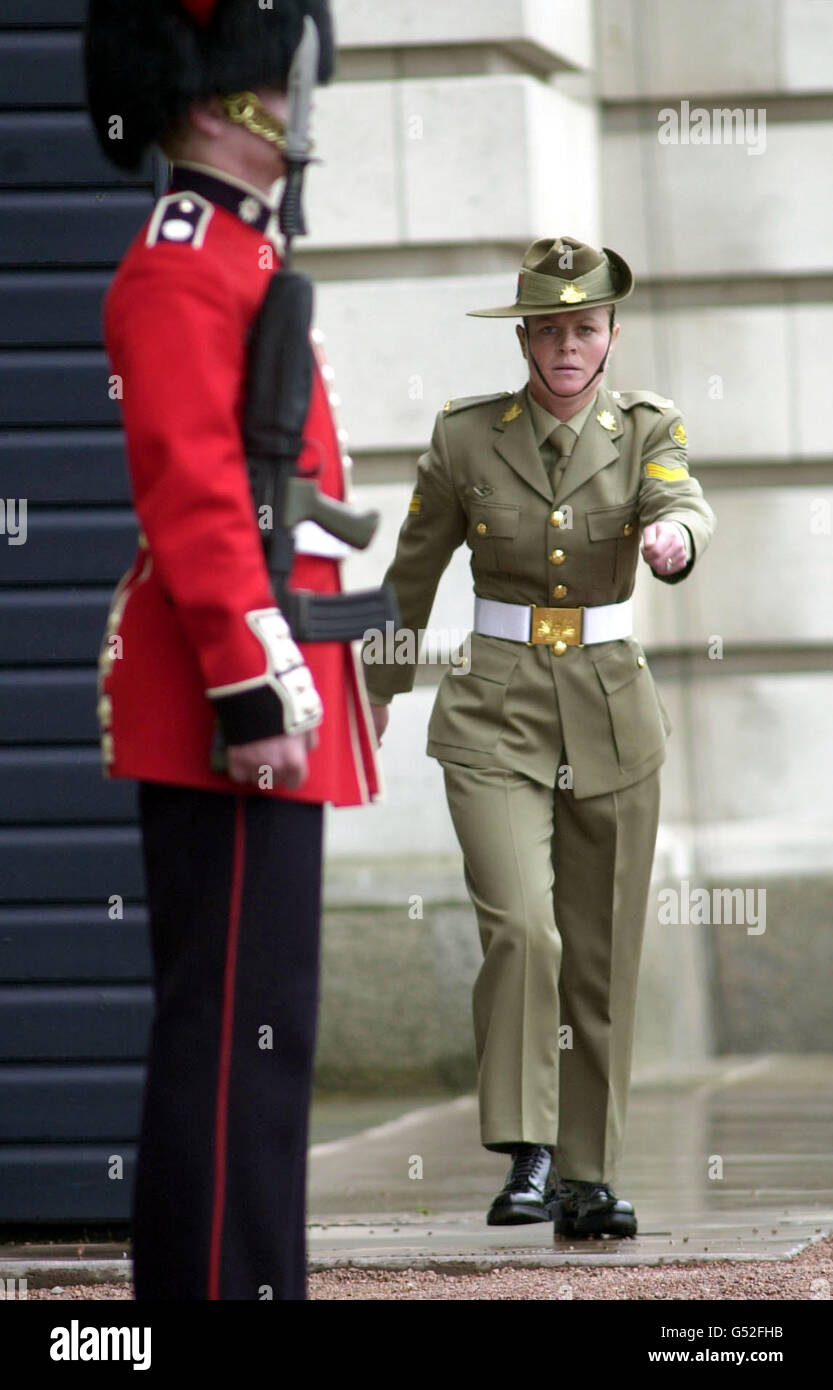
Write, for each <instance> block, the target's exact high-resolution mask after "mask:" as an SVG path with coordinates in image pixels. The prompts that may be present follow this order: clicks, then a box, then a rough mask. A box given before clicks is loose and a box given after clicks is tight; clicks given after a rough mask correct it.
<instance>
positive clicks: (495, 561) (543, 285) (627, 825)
mask: <svg viewBox="0 0 833 1390" xmlns="http://www.w3.org/2000/svg"><path fill="white" fill-rule="evenodd" d="M632 288H633V276H632V274H631V272H630V269H629V267H628V266H627V265H626V263H625V262H624V261H623V260H622V258H621V257H620V256H618V255H616V253H615V252H612V251H607V250H604V251H601V252H599V251H596V250H593V249H592V248H591V247H588V246H585V245H583V244H582V243H581V242H578V241H575V240H573V239H572V238H569V237H565V238H558V239H556V240H544V241H537V242H535V243H533V245H532V246H531V247H530V248H529V249H528V251H527V253H526V255H525V257H524V260H523V266H522V269H521V274H520V277H519V280H518V289H517V296H516V302H515V303H514V304H511V305H507V306H505V307H501V308H498V309H485V310H479V311H474V312H476V313H477V314H479V315H480V316H488V317H519V318H522V319H523V320H524V324H523V327H521V326H520V325H518V328H517V333H518V337H519V340H520V344H521V349H522V351H523V354H524V357H525V359H526V361H527V363H528V365H529V381H528V382H527V384H526V385H525V387H524V388H523V389H521V390H519V391H517V392H515V393H505V394H503V395H501V396H499V397H494V396H489V397H485V398H475V399H469V400H462V401H449V402H447V403H446V405H445V406H444V408H443V410H442V412H441V413H440V414H439V415H438V417H437V421H436V425H435V429H434V433H433V437H432V441H431V446H430V448H429V450H428V452H427V453H425V454H424V455H423V456H422V458H421V459H420V461H419V466H418V476H417V483H416V488H415V490H414V494H413V497H412V499H411V503H410V506H409V508H408V515H407V517H406V518H405V521H404V523H403V525H402V528H401V531H400V534H399V540H398V544H397V549H396V555H395V557H394V560H393V563H392V564H391V565H390V567H389V569H388V571H387V574H386V579H387V581H388V582H390V583H391V584H393V586H394V588H395V590H396V594H397V597H398V601H399V608H400V613H401V619H402V621H401V626H402V628H403V629H412V630H414V631H416V630H417V629H419V628H424V627H425V626H426V625H427V622H428V617H429V614H430V611H431V606H432V604H433V600H434V594H435V592H436V588H437V584H438V582H439V579H440V576H441V575H442V573H443V571H444V569H445V567H446V565H447V564H448V561H449V559H450V557H451V555H452V553H453V551H454V550H455V548H456V547H457V546H458V545H460V544H461V543H462V542H463V541H466V542H467V544H468V545H469V547H470V548H471V552H472V558H471V569H472V574H473V577H474V592H475V611H474V624H473V632H472V635H471V638H470V642H471V663H470V668H469V669H468V671H467V673H466V674H458V673H456V672H454V673H452V672H451V671H449V672H448V673H447V674H446V675H445V676H444V677H443V679H442V681H441V683H440V686H439V690H438V693H437V698H436V702H435V705H434V709H433V713H432V716H431V720H430V724H429V729H428V753H429V755H431V756H433V757H435V758H437V759H438V760H439V761H440V763H441V764H442V767H443V770H444V776H445V784H446V791H447V795H448V804H449V808H450V811H451V816H452V819H453V822H454V826H455V830H456V833H457V837H458V839H459V842H460V846H461V849H462V851H463V856H464V862H465V876H466V883H467V886H468V890H469V894H470V896H471V900H472V903H473V905H474V908H475V911H476V913H477V921H478V927H479V932H480V939H481V944H482V947H483V964H482V967H481V970H480V972H479V975H478V977H477V981H476V983H475V987H474V995H473V1004H474V1033H475V1045H476V1053H477V1061H478V1072H479V1101H480V1124H481V1138H482V1142H483V1144H484V1146H485V1147H486V1148H487V1149H492V1150H496V1151H499V1152H504V1153H511V1154H512V1155H513V1162H512V1166H511V1169H510V1172H509V1176H508V1178H507V1182H506V1185H505V1186H504V1188H503V1190H502V1191H501V1193H499V1194H498V1196H497V1197H496V1198H495V1200H494V1202H493V1203H492V1206H491V1209H490V1211H489V1215H488V1221H489V1223H490V1224H512V1223H516V1222H524V1221H541V1220H548V1219H550V1217H554V1220H555V1229H556V1232H559V1233H561V1234H564V1235H570V1236H577V1235H578V1236H581V1235H590V1234H611V1235H633V1234H635V1232H636V1217H635V1214H634V1210H633V1207H632V1205H631V1204H630V1203H629V1202H627V1201H624V1200H623V1199H619V1198H617V1196H616V1193H615V1191H614V1187H613V1184H614V1183H615V1180H616V1171H617V1163H618V1160H619V1156H620V1152H621V1148H622V1142H623V1137H624V1126H625V1114H626V1107H627V1098H628V1088H629V1081H630V1064H631V1052H632V1043H633V1020H634V1008H635V1003H636V991H637V975H638V969H639V958H640V953H641V947H642V936H643V928H644V921H645V912H646V904H647V896H648V891H649V885H650V875H651V865H652V861H653V854H654V845H655V840H656V830H657V821H658V814H659V767H660V765H661V764H662V762H663V761H664V759H665V741H666V737H667V735H668V734H669V733H670V731H671V726H670V723H669V721H668V716H667V715H666V713H665V710H664V708H663V706H662V703H661V701H660V699H659V695H658V693H657V691H656V688H655V686H654V682H653V679H652V676H651V674H650V671H649V668H648V666H647V664H646V661H645V656H644V653H643V651H642V648H641V646H640V644H639V642H638V641H637V640H636V638H635V637H634V636H633V635H632V626H631V602H630V597H631V594H632V592H633V587H634V581H635V576H636V568H637V560H638V554H639V548H640V536H641V542H642V554H643V557H644V559H645V560H646V562H647V563H648V564H649V566H650V567H651V570H652V572H653V573H654V574H655V575H656V577H657V578H658V579H660V580H662V581H663V582H664V583H677V582H679V580H681V579H684V578H685V577H686V576H687V575H688V574H690V572H691V569H692V567H693V565H694V564H695V562H696V559H697V558H698V557H699V555H700V554H701V553H702V551H703V550H704V549H705V548H706V546H707V544H708V542H709V540H710V538H711V535H712V532H713V530H714V525H715V519H714V515H713V513H712V511H711V508H710V507H709V506H708V504H707V503H706V502H705V500H704V498H703V494H702V491H701V489H700V486H699V484H698V483H697V482H696V481H695V479H694V478H692V477H691V476H690V474H689V471H688V466H687V463H686V450H685V445H686V433H685V429H684V427H683V423H682V420H681V418H680V415H679V412H678V411H677V409H676V407H675V406H674V403H673V402H672V401H668V400H665V399H663V398H662V397H661V396H658V395H655V394H654V393H652V392H650V391H631V392H618V391H608V390H607V389H606V387H605V386H604V383H603V374H604V369H605V366H606V364H607V359H608V356H609V353H610V350H611V348H612V345H613V343H614V341H615V340H616V338H617V336H618V333H619V326H618V324H615V323H614V318H615V308H614V307H613V306H614V305H615V304H616V303H617V302H618V301H619V300H622V299H624V298H625V297H626V296H627V295H629V294H630V293H631V290H632ZM365 660H366V663H367V664H366V666H365V671H366V678H367V685H368V690H369V692H370V699H371V701H372V703H373V705H374V717H375V721H376V726H377V732H378V734H379V736H380V737H381V735H382V733H383V732H384V728H385V726H386V724H387V719H388V711H387V709H385V708H384V706H385V705H386V704H387V703H389V701H390V699H391V698H392V696H393V695H394V694H396V693H398V692H400V691H404V690H409V689H410V688H411V687H412V685H413V680H414V668H413V666H407V665H404V666H403V665H400V664H397V665H393V664H391V665H387V666H386V665H382V664H373V662H374V655H373V652H372V651H371V648H370V645H369V644H368V645H367V646H366V648H365Z"/></svg>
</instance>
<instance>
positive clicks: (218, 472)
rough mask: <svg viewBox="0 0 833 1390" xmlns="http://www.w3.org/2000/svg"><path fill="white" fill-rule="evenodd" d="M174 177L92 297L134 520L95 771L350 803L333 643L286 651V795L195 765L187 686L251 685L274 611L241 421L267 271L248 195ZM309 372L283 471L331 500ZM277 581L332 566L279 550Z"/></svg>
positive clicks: (327, 436) (364, 789)
mask: <svg viewBox="0 0 833 1390" xmlns="http://www.w3.org/2000/svg"><path fill="white" fill-rule="evenodd" d="M176 174H177V177H178V184H179V190H180V191H179V192H177V193H175V194H170V195H168V196H167V197H166V198H164V199H162V200H161V201H160V203H159V204H158V205H157V208H156V211H155V213H154V215H153V216H152V217H151V218H150V219H149V221H148V222H147V223H146V224H145V226H144V227H143V228H142V229H141V231H140V232H139V234H138V235H137V237H136V238H135V240H134V241H133V243H132V244H131V246H130V247H129V249H128V251H127V254H126V256H125V258H124V260H123V261H122V263H121V266H120V267H119V270H118V272H117V273H116V276H115V278H114V280H113V283H112V285H111V287H110V290H109V292H108V294H107V298H106V301H105V310H104V324H105V344H106V347H107V351H108V355H109V358H110V362H111V366H112V373H113V377H112V378H111V382H112V383H113V388H114V394H118V395H119V397H120V401H121V410H122V417H123V422H124V429H125V435H126V444H127V458H128V465H129V470H130V480H131V490H132V496H133V505H134V507H135V510H136V513H137V516H138V520H139V524H140V526H141V534H140V537H139V548H138V551H137V554H136V558H135V560H134V563H133V565H132V566H131V568H130V570H129V571H128V572H127V574H126V575H124V576H123V578H122V580H121V581H120V583H119V585H118V587H117V589H116V592H115V594H114V596H113V601H112V604H111V608H110V615H109V619H108V628H107V634H106V635H105V639H104V642H103V644H102V649H101V659H100V662H99V703H98V713H99V722H100V727H101V734H102V754H103V758H104V765H105V773H106V775H108V776H109V777H131V778H137V779H143V780H151V781H158V782H168V783H173V784H176V785H179V786H188V787H202V788H207V789H214V790H217V791H234V792H240V791H241V790H245V791H252V792H256V793H257V794H259V795H266V796H269V795H272V796H279V797H284V798H287V799H291V800H298V801H315V802H325V801H329V802H332V803H333V804H335V805H337V806H352V805H357V804H359V803H362V802H366V801H368V800H370V799H371V798H373V797H374V796H375V795H377V794H378V792H379V774H378V768H377V763H376V757H375V751H376V746H377V745H376V739H375V735H374V733H373V727H372V721H371V718H370V709H369V705H368V701H367V695H366V692H365V687H364V679H363V675H362V672H361V664H360V661H359V660H358V657H357V655H356V652H355V649H354V648H353V646H352V645H351V644H350V643H343V642H342V643H339V642H326V643H322V642H309V643H299V646H300V649H301V652H302V654H303V657H304V660H305V661H306V663H307V665H308V667H309V669H310V671H311V673H312V677H313V680H314V682H315V685H316V688H317V690H318V693H319V695H320V696H321V700H322V702H323V706H324V718H323V722H322V723H321V724H320V725H319V726H318V729H317V734H318V745H317V747H316V748H315V749H314V750H312V751H311V752H310V753H309V754H308V757H309V775H308V777H307V779H306V781H305V782H304V783H303V785H302V786H301V787H299V788H298V789H297V790H295V791H289V790H287V789H286V788H285V787H281V786H276V787H275V788H274V789H273V790H271V791H269V790H266V789H263V790H262V789H260V788H257V787H254V786H245V787H244V786H242V785H241V784H240V783H237V782H234V781H232V780H231V779H230V778H228V777H226V776H224V775H220V774H217V773H215V772H213V771H212V770H211V767H210V751H211V744H212V739H213V733H214V727H215V706H214V704H213V702H212V700H211V699H210V698H209V697H208V696H207V695H206V693H205V692H206V691H207V690H216V689H217V688H221V687H227V686H235V685H237V684H238V683H241V682H249V681H251V682H253V683H254V684H257V681H258V678H261V679H262V678H263V677H264V673H265V668H266V657H265V651H264V647H263V645H262V644H261V642H260V640H259V639H258V637H257V636H256V634H255V633H254V632H253V631H252V629H251V628H250V626H249V625H248V623H247V622H246V614H247V613H252V612H253V611H256V610H259V609H269V608H272V609H273V608H274V607H275V600H274V596H273V594H272V590H271V586H270V582H269V576H268V572H267V569H266V564H265V560H264V557H263V546H262V540H261V534H260V531H259V530H258V526H257V521H256V518H255V515H254V509H253V505H252V500H251V493H250V490H249V482H248V474H247V469H246V460H245V454H244V450H243V442H242V435H241V423H242V409H243V401H244V391H245V372H246V350H247V340H248V335H249V331H250V328H251V325H252V322H253V320H254V318H255V316H256V314H257V312H258V310H259V308H260V306H261V302H262V300H263V296H264V294H265V293H266V289H267V286H268V284H269V281H270V278H271V276H272V274H273V273H274V271H275V270H276V269H277V268H279V266H280V261H279V259H278V257H277V254H276V252H275V250H274V247H273V244H272V242H271V241H270V239H269V236H268V235H267V234H266V230H265V229H266V225H267V222H268V219H269V215H270V212H271V209H270V208H269V207H268V204H267V203H266V200H265V199H263V198H258V197H257V196H255V195H254V191H253V190H248V189H246V188H245V186H243V185H239V184H237V183H236V181H235V180H229V179H228V176H225V175H222V174H220V173H219V171H215V170H213V171H208V170H204V171H203V173H202V174H201V175H197V174H193V175H192V178H193V179H194V184H195V186H196V187H199V188H200V189H201V190H202V191H201V193H195V192H188V191H183V187H182V185H183V179H184V177H185V169H184V168H182V167H180V168H179V169H178V170H176ZM209 174H211V175H212V176H213V177H207V176H208V175H209ZM207 191H208V192H209V193H210V194H211V197H210V198H208V197H206V196H205V195H206V192H207ZM217 199H219V200H220V202H221V203H222V204H223V205H218V202H217V201H216V200H217ZM232 209H235V210H232ZM313 336H314V338H316V339H317V338H318V337H319V336H320V335H317V334H314V335H313ZM322 366H323V360H322V358H321V353H320V349H319V348H317V347H316V351H315V368H314V374H313V390H312V397H311V402H310V408H309V414H308V417H307V422H306V427H305V431H304V449H303V452H302V455H301V459H300V462H299V467H300V469H301V470H302V471H304V472H306V473H308V472H309V471H310V470H314V469H315V468H318V470H319V471H318V473H317V475H316V481H317V485H318V487H319V488H320V490H321V491H322V492H324V493H326V494H327V495H329V496H331V497H336V498H339V499H343V497H344V469H343V464H342V455H341V450H340V445H339V439H338V436H337V432H336V426H335V423H334V420H333V416H332V412H331V407H330V402H329V394H328V388H327V385H326V383H325V381H324V379H323V376H322ZM328 375H331V373H329V372H328ZM290 587H291V588H293V589H308V590H312V591H314V592H316V593H337V592H339V591H340V589H341V582H340V574H339V561H338V560H337V559H333V558H330V557H324V556H321V555H314V554H296V556H295V559H294V563H293V569H292V573H291V577H290ZM244 688H245V687H244ZM275 699H276V700H277V696H275Z"/></svg>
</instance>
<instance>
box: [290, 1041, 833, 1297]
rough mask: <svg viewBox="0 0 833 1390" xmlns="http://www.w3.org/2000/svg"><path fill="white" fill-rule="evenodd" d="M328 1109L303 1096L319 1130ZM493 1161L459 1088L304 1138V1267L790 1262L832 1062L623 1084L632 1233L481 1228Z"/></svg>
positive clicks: (801, 1234)
mask: <svg viewBox="0 0 833 1390" xmlns="http://www.w3.org/2000/svg"><path fill="white" fill-rule="evenodd" d="M337 1113H338V1104H337V1103H334V1104H333V1106H332V1109H331V1112H330V1114H329V1116H328V1114H327V1106H326V1105H323V1106H320V1107H318V1111H317V1115H316V1121H317V1126H318V1129H319V1132H320V1131H321V1129H322V1128H325V1127H326V1125H327V1124H328V1123H329V1125H330V1126H331V1127H334V1126H335V1125H336V1124H337ZM508 1163H509V1160H508V1159H507V1158H504V1157H503V1156H502V1155H499V1154H491V1153H488V1152H487V1151H486V1150H485V1149H483V1148H482V1147H480V1141H479V1132H478V1126H477V1106H476V1102H475V1100H474V1098H473V1097H463V1098H460V1099H458V1100H454V1101H450V1102H446V1103H443V1104H433V1105H430V1106H427V1107H425V1108H423V1109H421V1110H412V1111H410V1112H409V1113H407V1114H404V1115H402V1116H401V1117H400V1118H399V1119H393V1120H387V1121H386V1122H383V1123H382V1124H381V1125H378V1126H377V1127H375V1128H374V1129H372V1130H371V1131H369V1132H367V1133H365V1134H364V1135H354V1136H352V1137H345V1138H342V1139H335V1140H330V1141H329V1142H325V1143H319V1144H316V1145H314V1147H313V1150H312V1156H311V1165H310V1190H309V1204H308V1209H309V1220H310V1257H311V1262H312V1268H314V1269H315V1268H327V1267H330V1266H332V1265H334V1264H341V1263H346V1262H348V1261H352V1262H355V1263H357V1264H365V1263H367V1264H372V1265H376V1266H382V1267H387V1268H397V1267H401V1266H402V1265H409V1266H411V1267H414V1268H421V1267H428V1268H437V1269H442V1268H449V1267H454V1266H459V1267H460V1268H469V1269H471V1268H483V1269H486V1268H489V1267H491V1266H494V1265H498V1264H499V1265H503V1266H505V1265H507V1264H519V1265H524V1264H531V1263H534V1264H537V1265H540V1264H550V1263H555V1264H576V1263H579V1264H654V1263H666V1262H678V1261H681V1260H691V1259H702V1258H703V1257H704V1256H705V1257H706V1258H708V1259H733V1260H738V1259H745V1260H751V1259H762V1258H763V1259H779V1258H781V1259H783V1258H785V1257H789V1256H790V1255H793V1254H795V1253H796V1252H797V1251H798V1250H800V1249H802V1248H803V1247H804V1246H805V1245H806V1244H807V1243H808V1242H809V1241H811V1240H814V1239H818V1238H819V1237H820V1236H822V1235H827V1234H829V1233H830V1232H831V1231H833V1057H829V1056H824V1055H814V1056H805V1057H799V1056H781V1057H772V1058H748V1057H736V1058H725V1059H719V1060H718V1061H716V1062H715V1063H713V1064H712V1065H710V1066H708V1067H706V1068H703V1069H701V1070H700V1071H698V1072H697V1073H692V1074H691V1075H689V1076H688V1077H677V1078H675V1080H674V1081H673V1082H669V1081H668V1080H665V1081H663V1080H662V1079H661V1078H654V1079H653V1081H651V1080H650V1078H645V1079H643V1082H642V1084H639V1085H636V1086H635V1087H634V1089H633V1091H632V1096H631V1111H630V1117H629V1122H628V1143H627V1149H626V1153H625V1158H624V1162H623V1165H622V1173H621V1178H620V1180H619V1183H618V1185H617V1191H618V1193H619V1195H620V1196H623V1197H627V1198H629V1199H630V1200H631V1201H632V1202H633V1204H634V1207H635V1208H636V1213H637V1218H638V1221H639V1234H638V1235H637V1237H636V1238H635V1239H633V1240H627V1241H617V1242H612V1241H609V1240H603V1241H591V1242H576V1243H572V1244H571V1243H570V1242H567V1241H564V1240H561V1239H559V1240H558V1243H557V1245H556V1244H554V1242H553V1231H552V1226H551V1225H549V1224H541V1225H536V1226H515V1227H508V1228H504V1229H501V1228H494V1227H489V1226H487V1225H486V1221H485V1213H486V1210H487V1208H488V1206H489V1203H490V1201H491V1199H492V1197H493V1196H494V1194H495V1192H496V1191H497V1190H498V1189H499V1188H500V1187H501V1185H502V1183H503V1180H504V1176H505V1174H506V1171H507V1167H508ZM420 1172H421V1174H422V1176H421V1177H420V1176H413V1177H412V1176H410V1174H412V1173H413V1174H419V1173H420Z"/></svg>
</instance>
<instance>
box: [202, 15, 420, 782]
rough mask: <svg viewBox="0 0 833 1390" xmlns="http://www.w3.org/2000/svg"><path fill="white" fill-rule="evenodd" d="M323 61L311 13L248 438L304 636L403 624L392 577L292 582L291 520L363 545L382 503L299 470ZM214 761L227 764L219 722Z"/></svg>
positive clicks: (275, 578) (267, 524) (287, 596)
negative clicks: (348, 497)
mask: <svg viewBox="0 0 833 1390" xmlns="http://www.w3.org/2000/svg"><path fill="white" fill-rule="evenodd" d="M317 68H318V31H317V29H316V27H315V23H314V21H313V20H312V19H311V18H310V16H307V17H306V18H305V20H304V35H303V38H302V40H301V42H300V44H299V46H298V49H297V50H296V53H295V56H294V58H293V60H292V66H291V68H290V73H289V80H288V88H289V94H290V118H289V124H288V129H287V138H286V147H285V151H284V154H285V160H286V165H287V175H286V184H285V187H284V194H283V199H282V202H281V208H280V214H279V216H280V228H281V232H282V233H283V236H284V243H285V251H284V258H283V266H282V269H281V270H280V271H278V272H277V273H276V274H275V275H274V276H273V277H272V280H271V282H270V284H269V287H268V289H267V291H266V295H265V296H264V300H263V304H262V306H261V309H260V311H259V313H258V316H257V318H256V320H255V323H254V326H253V329H252V333H251V337H250V342H249V363H248V367H249V370H248V378H247V392H246V405H245V412H244V424H243V439H244V444H245V449H246V461H247V466H248V471H249V482H250V485H251V490H252V500H253V504H254V508H255V514H256V516H257V518H258V525H259V527H260V530H261V533H262V535H263V544H264V554H265V559H266V564H267V568H268V570H269V575H270V578H271V582H272V588H273V591H274V594H275V602H276V604H277V606H278V608H279V609H280V611H281V612H282V614H283V616H284V617H285V619H286V621H287V623H288V625H289V628H290V631H291V633H292V636H293V637H294V638H295V640H296V641H298V642H349V641H353V640H356V639H359V638H362V637H363V636H364V634H365V632H366V631H367V629H368V628H379V629H381V630H384V629H385V624H386V623H387V622H393V623H394V624H397V623H398V621H399V612H398V608H397V603H396V597H395V592H394V590H393V588H392V586H391V585H389V584H385V585H382V586H380V587H379V588H378V589H364V590H361V591H358V592H354V593H348V594H313V593H306V592H295V591H293V590H291V589H290V588H289V574H290V571H291V568H292V561H293V555H294V546H293V538H292V527H293V526H295V525H297V523H298V522H299V521H304V520H313V521H316V522H317V523H318V525H319V526H321V527H323V528H324V530H326V531H328V532H329V533H330V534H331V535H334V536H336V537H337V538H338V539H339V540H342V541H345V542H346V543H347V544H349V545H352V546H354V547H355V548H357V549H364V548H365V547H366V546H367V545H369V543H370V541H371V539H372V538H373V535H374V533H375V531H376V528H377V526H378V523H379V513H378V512H376V511H366V512H361V511H358V510H357V509H356V508H354V507H352V506H350V505H349V504H347V503H344V502H339V501H336V500H335V499H334V498H330V497H325V496H323V495H322V494H321V493H319V492H318V489H317V488H316V487H315V484H314V483H313V482H311V481H310V480H309V479H303V478H299V477H296V476H295V469H296V465H297V462H298V458H299V456H300V453H301V450H302V447H303V432H304V425H305V423H306V418H307V414H308V412H309V403H310V395H311V392H312V373H313V356H312V347H311V345H310V329H311V325H312V303H313V288H312V282H311V281H310V279H309V278H308V277H307V276H306V275H302V274H299V273H298V272H297V271H294V270H292V269H291V262H292V241H293V238H294V237H295V236H296V235H299V234H301V235H303V234H304V233H305V232H306V224H305V221H304V213H303V206H302V191H303V179H304V172H305V169H306V165H307V164H308V163H309V150H310V142H309V141H308V139H307V133H306V132H307V125H308V121H309V109H310V99H311V93H312V89H313V86H314V83H315V75H316V73H317ZM211 766H212V768H213V769H214V770H215V771H217V772H223V771H225V770H226V755H225V747H224V742H223V738H222V733H221V731H220V728H219V724H218V725H217V728H216V730H215V739H214V746H213V749H212V756H211Z"/></svg>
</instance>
